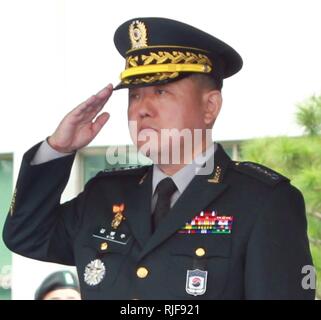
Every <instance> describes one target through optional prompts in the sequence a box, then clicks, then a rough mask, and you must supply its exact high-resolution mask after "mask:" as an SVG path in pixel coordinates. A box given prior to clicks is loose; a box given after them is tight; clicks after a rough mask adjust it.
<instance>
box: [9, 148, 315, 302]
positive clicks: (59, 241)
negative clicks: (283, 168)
mask: <svg viewBox="0 0 321 320" xmlns="http://www.w3.org/2000/svg"><path fill="white" fill-rule="evenodd" d="M38 147H39V145H37V146H35V147H33V148H32V149H31V150H29V151H28V152H27V153H26V154H25V155H24V158H23V161H22V165H21V170H20V173H19V177H18V181H17V186H16V192H15V195H14V201H13V204H12V207H11V210H10V211H11V212H10V213H9V215H8V218H7V221H6V224H5V228H4V232H3V238H4V241H5V243H6V245H7V246H8V248H9V249H11V250H12V251H14V252H16V253H18V254H21V255H23V256H26V257H29V258H33V259H37V260H43V261H50V262H55V263H61V264H67V265H76V267H77V270H78V276H79V280H80V285H81V292H82V298H83V299H132V298H138V299H195V300H196V299H313V298H314V290H312V289H303V288H302V285H301V282H302V279H303V277H304V275H305V274H303V273H302V268H303V267H304V266H305V265H312V260H311V255H310V250H309V244H308V238H307V233H306V228H307V224H306V216H305V207H304V200H303V198H302V195H301V193H300V192H299V191H298V190H297V189H296V188H294V187H293V186H291V184H290V183H289V180H288V179H287V178H285V177H283V176H281V175H279V174H277V173H275V172H274V171H272V170H270V169H268V168H265V167H263V166H260V165H257V164H254V163H250V162H241V163H237V162H233V161H231V159H230V158H229V157H228V156H227V154H226V153H225V152H224V150H223V149H222V147H221V146H220V145H219V146H218V149H217V151H216V153H215V168H214V171H213V173H212V174H211V175H208V176H204V175H203V176H202V175H197V176H195V178H194V179H193V180H192V182H191V183H190V184H189V186H188V187H187V188H186V190H185V191H184V193H183V194H182V195H181V196H180V198H179V199H178V200H177V202H176V203H175V205H174V206H173V208H172V209H171V210H170V212H169V213H168V215H167V216H166V217H165V218H164V219H163V221H162V222H161V224H160V225H159V226H158V228H157V230H156V232H155V233H153V234H152V231H151V196H152V195H151V191H152V167H141V168H135V169H129V170H118V171H110V172H107V171H106V172H101V173H99V174H98V175H97V176H96V177H95V178H93V179H92V180H90V181H89V182H88V183H87V185H86V186H85V189H84V191H83V192H82V193H81V194H79V195H78V196H77V197H76V198H75V199H73V200H71V201H69V202H66V203H64V204H60V197H61V193H62V192H63V190H64V188H65V186H66V183H67V181H68V177H69V174H70V170H71V166H72V163H73V160H74V156H73V155H71V156H66V157H63V158H59V159H56V160H52V161H49V162H46V163H43V164H40V165H34V166H31V165H30V161H31V159H32V158H33V156H34V154H35V152H36V151H37V149H38ZM121 205H123V208H122V209H120V220H119V219H118V218H119V215H118V218H116V213H117V212H119V209H118V211H117V207H118V208H119V207H121ZM115 206H116V207H115ZM202 212H203V214H204V212H205V213H212V215H213V214H214V215H215V216H216V217H218V218H217V219H218V220H217V222H219V223H221V224H222V225H223V227H224V221H223V220H224V219H227V220H230V222H231V220H232V224H231V223H230V224H229V228H228V229H224V230H225V231H226V232H220V231H219V229H216V231H217V232H214V233H192V232H191V231H189V229H188V227H186V226H188V225H189V226H191V223H192V221H195V219H196V220H197V218H202ZM224 217H225V218H224ZM212 218H213V217H212ZM115 222H120V224H119V226H116V227H115ZM112 224H113V225H114V227H112ZM225 227H226V225H225ZM195 271H196V273H195ZM197 272H198V273H197ZM191 286H194V287H195V288H194V289H195V290H194V289H193V288H192V289H193V290H194V291H193V290H192V291H191V290H188V288H190V287H191ZM197 287H198V288H197ZM197 290H199V291H197Z"/></svg>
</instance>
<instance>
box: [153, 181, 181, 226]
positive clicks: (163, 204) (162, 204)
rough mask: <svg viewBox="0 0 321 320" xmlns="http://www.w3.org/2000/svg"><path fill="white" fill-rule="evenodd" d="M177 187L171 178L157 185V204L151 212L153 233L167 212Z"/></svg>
mask: <svg viewBox="0 0 321 320" xmlns="http://www.w3.org/2000/svg"><path fill="white" fill-rule="evenodd" d="M176 190H177V187H176V185H175V183H174V181H173V180H172V179H171V178H165V179H163V180H162V181H161V182H159V183H158V185H157V188H156V192H157V202H156V206H155V209H154V212H153V217H152V218H153V225H152V229H153V232H154V231H155V230H156V228H157V226H158V224H159V222H160V221H161V220H162V219H163V218H164V216H165V215H166V214H167V213H168V212H169V209H170V204H171V197H172V195H173V194H174V192H175V191H176Z"/></svg>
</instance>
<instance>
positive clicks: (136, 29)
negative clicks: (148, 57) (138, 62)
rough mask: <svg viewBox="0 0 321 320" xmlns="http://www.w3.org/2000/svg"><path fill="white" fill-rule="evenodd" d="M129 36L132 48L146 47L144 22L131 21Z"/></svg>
mask: <svg viewBox="0 0 321 320" xmlns="http://www.w3.org/2000/svg"><path fill="white" fill-rule="evenodd" d="M129 38H130V41H131V43H132V49H138V48H142V47H147V29H146V26H145V23H144V22H141V21H139V20H135V21H133V22H132V23H131V24H130V26H129Z"/></svg>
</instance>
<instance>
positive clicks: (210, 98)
mask: <svg viewBox="0 0 321 320" xmlns="http://www.w3.org/2000/svg"><path fill="white" fill-rule="evenodd" d="M203 102H204V123H205V124H206V125H207V126H210V127H212V126H213V124H214V122H215V120H216V118H217V116H218V114H219V113H220V110H221V107H222V102H223V99H222V94H221V92H220V91H218V90H212V91H209V92H207V93H206V94H205V95H204V101H203Z"/></svg>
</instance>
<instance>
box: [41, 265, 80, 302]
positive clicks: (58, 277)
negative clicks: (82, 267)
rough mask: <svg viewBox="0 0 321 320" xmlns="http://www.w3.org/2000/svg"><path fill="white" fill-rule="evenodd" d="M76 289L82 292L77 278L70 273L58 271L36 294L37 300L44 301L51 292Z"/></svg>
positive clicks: (46, 280)
mask: <svg viewBox="0 0 321 320" xmlns="http://www.w3.org/2000/svg"><path fill="white" fill-rule="evenodd" d="M66 288H70V289H74V290H76V291H78V292H79V291H80V289H79V282H78V279H77V277H76V276H75V275H74V274H73V273H72V272H70V271H68V270H66V271H57V272H54V273H52V274H50V275H49V276H48V277H46V278H45V279H44V280H43V282H42V283H41V285H40V286H39V288H38V289H37V291H36V293H35V300H43V298H44V297H45V295H46V294H47V293H49V292H50V291H54V290H58V289H66Z"/></svg>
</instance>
